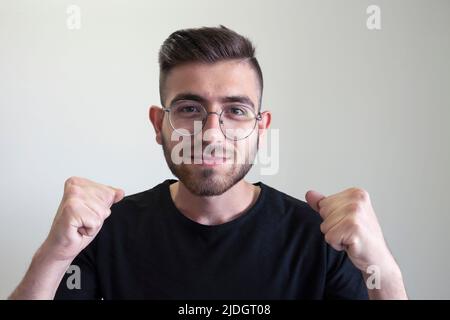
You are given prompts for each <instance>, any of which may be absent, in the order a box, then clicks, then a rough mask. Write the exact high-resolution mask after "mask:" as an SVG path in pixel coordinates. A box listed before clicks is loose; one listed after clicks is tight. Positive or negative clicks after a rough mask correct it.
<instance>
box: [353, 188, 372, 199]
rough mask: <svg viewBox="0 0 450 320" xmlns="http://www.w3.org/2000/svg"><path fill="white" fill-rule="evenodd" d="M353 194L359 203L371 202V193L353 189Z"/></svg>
mask: <svg viewBox="0 0 450 320" xmlns="http://www.w3.org/2000/svg"><path fill="white" fill-rule="evenodd" d="M351 194H352V196H353V198H354V199H356V200H358V201H367V200H369V193H368V192H367V191H366V190H364V189H361V188H352V191H351Z"/></svg>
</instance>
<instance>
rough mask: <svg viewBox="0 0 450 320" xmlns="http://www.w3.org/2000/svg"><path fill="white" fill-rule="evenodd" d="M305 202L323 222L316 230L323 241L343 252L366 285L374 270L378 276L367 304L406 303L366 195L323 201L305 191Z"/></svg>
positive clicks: (350, 193) (351, 192)
mask: <svg viewBox="0 0 450 320" xmlns="http://www.w3.org/2000/svg"><path fill="white" fill-rule="evenodd" d="M306 201H307V202H308V204H309V205H310V206H311V208H312V209H314V210H315V211H317V212H318V213H319V214H320V216H321V217H322V219H323V222H322V224H321V225H320V230H321V231H322V233H323V234H324V235H325V241H326V242H327V243H329V244H330V246H332V247H333V248H334V249H335V250H338V251H342V250H345V251H346V252H347V255H348V257H349V258H350V260H351V261H352V263H353V265H354V266H355V267H356V268H358V269H359V270H360V271H361V272H362V274H363V278H364V280H365V282H366V286H367V285H368V280H370V279H369V278H370V277H372V274H370V273H368V270H370V269H371V268H374V269H375V270H376V271H378V273H376V274H374V275H373V276H374V277H378V280H379V283H378V285H377V287H374V288H372V287H371V286H370V287H369V286H367V289H368V295H369V298H370V299H371V300H375V299H407V295H406V290H405V287H404V285H403V279H402V275H401V272H400V268H399V267H398V265H397V263H396V262H395V260H394V257H393V256H392V254H391V252H390V250H389V249H388V247H387V245H386V242H385V240H384V237H383V233H382V231H381V227H380V225H379V223H378V220H377V217H376V214H375V211H374V209H373V207H372V204H371V201H370V197H369V194H368V193H367V192H366V191H365V190H362V189H358V188H350V189H347V190H344V191H342V192H340V193H337V194H334V195H331V196H328V197H325V196H323V195H322V194H320V193H318V192H315V191H308V192H307V194H306Z"/></svg>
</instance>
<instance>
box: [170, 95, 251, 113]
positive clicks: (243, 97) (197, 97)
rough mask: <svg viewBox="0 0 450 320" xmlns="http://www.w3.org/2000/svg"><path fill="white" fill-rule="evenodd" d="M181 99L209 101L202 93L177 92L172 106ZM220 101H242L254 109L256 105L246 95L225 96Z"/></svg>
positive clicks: (171, 103) (204, 102)
mask: <svg viewBox="0 0 450 320" xmlns="http://www.w3.org/2000/svg"><path fill="white" fill-rule="evenodd" d="M180 100H191V101H197V102H200V103H203V104H206V103H207V102H208V99H206V98H204V97H202V96H201V95H198V94H195V93H190V92H186V93H179V94H177V95H176V96H175V97H174V98H173V99H172V101H171V102H170V106H172V105H173V104H175V102H177V101H180ZM219 101H220V102H221V103H227V102H239V103H242V104H245V105H248V106H250V107H252V108H253V110H254V109H255V105H254V104H253V101H252V100H251V99H250V98H249V97H248V96H246V95H234V96H225V97H221V98H219Z"/></svg>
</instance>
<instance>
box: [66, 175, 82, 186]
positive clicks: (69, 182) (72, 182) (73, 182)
mask: <svg viewBox="0 0 450 320" xmlns="http://www.w3.org/2000/svg"><path fill="white" fill-rule="evenodd" d="M77 183H79V178H78V177H75V176H72V177H69V178H67V180H66V181H65V183H64V185H65V186H66V187H68V186H70V185H76V184H77Z"/></svg>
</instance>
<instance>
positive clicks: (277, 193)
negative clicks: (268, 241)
mask: <svg viewBox="0 0 450 320" xmlns="http://www.w3.org/2000/svg"><path fill="white" fill-rule="evenodd" d="M260 186H261V187H262V188H264V189H265V192H266V197H267V199H266V200H267V201H266V203H267V205H268V207H269V208H271V210H275V211H276V212H278V213H279V214H281V215H283V216H285V218H289V219H292V220H293V221H296V222H301V223H302V224H305V223H306V224H309V225H314V226H318V225H320V223H322V219H321V217H320V215H319V214H318V213H317V212H316V211H314V209H312V208H311V206H310V205H309V204H308V203H307V202H305V201H303V200H301V199H298V198H296V197H294V196H292V195H290V194H287V193H285V192H284V191H281V190H277V189H275V188H273V187H271V186H268V185H266V184H263V183H260Z"/></svg>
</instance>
